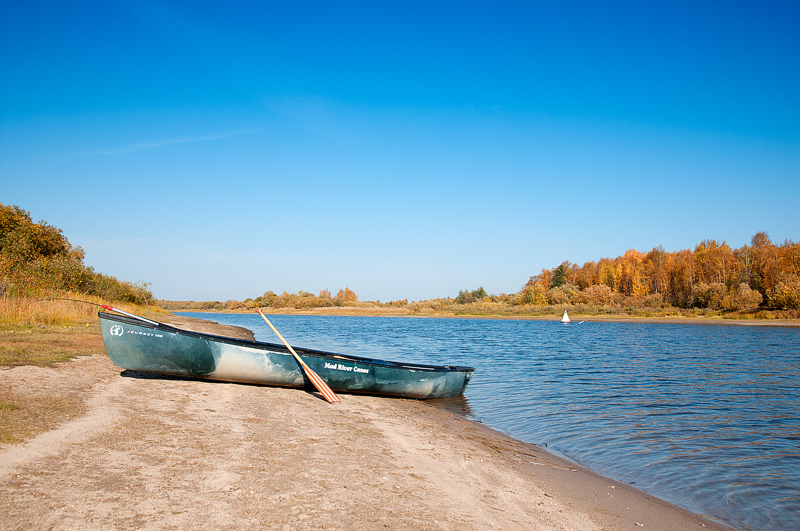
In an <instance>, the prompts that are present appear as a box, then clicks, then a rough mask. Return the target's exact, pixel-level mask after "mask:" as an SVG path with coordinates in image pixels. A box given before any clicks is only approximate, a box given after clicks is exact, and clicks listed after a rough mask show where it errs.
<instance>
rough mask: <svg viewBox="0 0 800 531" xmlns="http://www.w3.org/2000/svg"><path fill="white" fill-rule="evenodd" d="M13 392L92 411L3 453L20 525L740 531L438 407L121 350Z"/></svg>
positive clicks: (10, 511) (29, 371) (34, 376)
mask: <svg viewBox="0 0 800 531" xmlns="http://www.w3.org/2000/svg"><path fill="white" fill-rule="evenodd" d="M177 319H178V321H180V322H179V323H177V322H176V323H174V324H179V325H180V326H186V327H192V328H195V329H201V330H204V331H212V332H215V333H217V334H221V335H228V336H231V335H240V337H241V335H243V336H245V337H246V336H247V333H248V332H249V331H248V330H246V329H243V328H239V327H229V326H225V325H219V324H212V323H210V322H209V321H200V320H196V319H190V318H187V317H182V316H178V318H177ZM250 333H251V332H250ZM0 385H2V386H3V387H5V388H8V389H10V390H12V391H13V392H14V393H17V394H18V395H20V396H22V395H26V394H28V395H36V394H42V393H45V394H48V395H49V396H52V395H53V394H54V393H56V396H55V397H54V398H57V396H58V395H57V393H71V394H74V395H80V396H81V397H82V398H83V399H84V400H85V401H86V404H87V408H86V411H85V412H83V413H81V415H79V416H76V417H75V418H72V419H69V418H68V419H62V421H60V422H59V423H58V424H57V425H56V426H54V429H52V430H51V431H47V432H45V433H42V434H41V435H39V436H37V437H35V438H33V439H30V440H28V441H26V442H24V443H21V444H17V445H4V446H2V447H0V494H2V495H0V500H1V501H0V512H2V513H3V514H4V515H5V516H4V518H5V521H6V524H7V525H8V526H10V528H11V529H49V528H53V527H57V528H65V527H66V528H83V527H93V528H116V529H139V528H143V527H144V528H151V527H157V528H162V527H192V528H200V529H212V528H213V529H219V528H236V529H260V528H264V527H265V526H266V527H267V528H270V529H335V528H344V529H365V530H366V529H369V530H372V529H375V528H379V527H386V528H391V529H410V530H429V529H442V530H455V529H518V528H529V529H547V530H549V529H559V530H581V531H583V530H589V529H592V530H596V529H606V530H608V529H631V528H633V529H637V528H639V527H642V528H644V529H654V530H664V531H667V530H674V529H698V530H700V529H716V530H729V529H731V528H729V527H726V526H725V525H723V524H720V523H719V522H717V521H715V520H711V519H709V518H705V517H702V516H699V515H696V514H693V513H691V512H689V511H688V510H686V509H683V508H681V507H678V506H676V505H673V504H670V503H668V502H666V501H663V500H660V499H658V498H656V497H654V496H651V495H649V494H647V493H645V492H643V491H641V490H638V489H636V488H635V487H632V486H630V485H627V484H625V483H622V482H618V481H614V480H611V479H608V478H606V477H604V476H601V475H599V474H597V473H595V472H593V471H591V470H589V469H587V468H585V467H582V466H580V465H578V464H576V463H574V462H572V461H570V460H569V459H565V458H562V457H558V456H556V455H555V454H553V453H551V452H549V451H548V450H546V449H544V448H541V447H539V446H537V445H533V444H527V443H523V442H521V441H519V440H517V439H514V438H512V437H510V436H508V435H505V434H503V433H501V432H499V431H496V430H494V429H492V428H489V427H487V426H485V425H483V424H481V423H480V422H476V421H473V420H469V419H467V418H465V417H463V416H460V415H458V414H456V413H453V412H451V411H448V410H446V409H445V408H443V407H442V406H441V405H439V404H437V403H436V402H430V401H429V402H426V401H414V400H403V399H394V398H384V397H375V396H365V395H348V394H342V395H341V398H342V402H341V403H340V404H337V405H331V404H328V403H327V402H325V401H324V400H322V399H321V398H320V397H319V396H318V395H317V394H315V393H308V392H304V391H302V390H296V389H284V388H276V387H261V386H252V385H241V384H227V383H223V382H213V381H209V380H202V379H191V378H177V377H167V376H159V375H153V374H148V373H139V372H136V371H122V370H121V369H119V368H117V367H115V366H114V365H113V364H112V363H111V361H110V360H109V359H108V356H107V355H106V354H105V353H98V354H94V355H91V356H84V357H79V358H76V359H74V360H72V361H70V362H65V363H62V364H59V365H58V366H57V367H56V368H48V369H45V368H38V367H31V366H23V367H15V368H11V369H3V370H0Z"/></svg>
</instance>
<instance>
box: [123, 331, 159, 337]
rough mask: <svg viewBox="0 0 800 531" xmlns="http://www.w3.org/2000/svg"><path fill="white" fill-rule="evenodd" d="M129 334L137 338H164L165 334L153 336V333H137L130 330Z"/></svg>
mask: <svg viewBox="0 0 800 531" xmlns="http://www.w3.org/2000/svg"><path fill="white" fill-rule="evenodd" d="M128 333H129V334H133V335H135V336H148V337H164V334H153V333H152V332H137V331H136V330H128Z"/></svg>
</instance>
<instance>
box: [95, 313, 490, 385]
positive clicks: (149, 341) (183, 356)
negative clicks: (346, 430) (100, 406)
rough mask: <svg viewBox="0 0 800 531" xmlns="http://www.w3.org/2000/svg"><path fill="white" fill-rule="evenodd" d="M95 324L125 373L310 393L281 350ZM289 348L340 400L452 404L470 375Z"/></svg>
mask: <svg viewBox="0 0 800 531" xmlns="http://www.w3.org/2000/svg"><path fill="white" fill-rule="evenodd" d="M129 315H130V314H129ZM98 316H99V317H100V327H101V329H102V332H103V343H104V344H105V347H106V352H108V356H109V357H110V358H111V361H113V362H114V364H116V365H117V366H119V367H122V368H123V369H130V370H135V371H145V372H154V373H160V374H174V375H180V376H193V377H199V378H207V379H210V380H221V381H225V382H240V383H249V384H262V385H274V386H281V387H297V388H305V387H307V386H309V385H310V384H309V382H308V381H307V380H306V377H305V375H304V374H303V372H302V370H301V368H300V365H299V364H298V363H297V361H296V360H295V359H294V358H293V357H292V355H291V353H290V352H289V351H288V349H287V348H286V347H284V346H283V345H277V344H272V343H262V342H260V341H248V340H243V339H234V338H229V337H221V336H214V335H209V334H200V333H197V332H189V331H187V330H181V329H179V328H174V327H172V326H169V325H166V324H163V323H158V322H155V321H150V320H148V319H143V318H138V317H136V318H134V316H131V317H126V316H123V315H116V314H111V313H105V312H100V313H98ZM292 348H294V350H295V351H296V352H297V354H299V355H300V357H301V358H302V359H303V361H305V363H306V364H307V365H308V366H309V367H310V368H311V370H313V371H314V372H316V373H317V374H318V375H319V376H320V377H321V378H322V379H323V380H325V382H326V383H327V384H328V385H329V386H330V387H331V388H332V389H333V390H334V391H339V392H345V393H364V394H374V395H386V396H395V397H404V398H420V399H421V398H446V397H451V396H458V395H461V394H463V393H464V389H466V387H467V384H468V383H469V381H470V379H471V378H472V375H473V373H474V371H475V369H474V368H472V367H454V366H450V365H444V366H437V365H417V364H413V363H400V362H393V361H383V360H375V359H369V358H360V357H356V356H343V355H340V354H332V353H330V352H323V351H320V350H312V349H305V348H297V347H292Z"/></svg>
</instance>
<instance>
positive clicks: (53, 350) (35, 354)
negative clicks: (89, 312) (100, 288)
mask: <svg viewBox="0 0 800 531" xmlns="http://www.w3.org/2000/svg"><path fill="white" fill-rule="evenodd" d="M95 320H96V317H95ZM103 352H105V349H104V347H103V338H102V336H101V335H100V324H99V323H88V322H87V323H84V324H83V325H77V326H67V325H61V326H44V325H39V327H24V328H21V327H11V326H9V325H0V366H5V367H15V366H19V365H34V366H36V367H52V366H53V365H55V364H56V363H60V362H62V361H67V360H70V359H72V358H74V357H76V356H85V355H88V354H98V353H103Z"/></svg>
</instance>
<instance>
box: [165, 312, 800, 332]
mask: <svg viewBox="0 0 800 531" xmlns="http://www.w3.org/2000/svg"><path fill="white" fill-rule="evenodd" d="M165 311H168V312H170V313H173V314H174V313H175V312H179V313H206V314H231V315H250V314H252V313H254V312H253V311H249V310H248V311H240V310H210V309H206V310H194V309H181V310H165ZM261 311H262V312H264V313H265V314H266V315H304V316H316V317H329V316H330V317H392V318H401V319H487V320H501V321H552V322H560V321H561V315H560V314H559V315H556V316H553V315H479V314H469V315H467V314H464V315H461V314H459V315H456V314H445V313H418V314H412V313H400V312H394V313H392V312H369V311H364V310H342V309H339V308H335V309H328V308H325V309H317V310H295V309H291V310H275V309H270V308H266V309H265V308H262V309H261ZM570 319H571V320H572V322H571V323H570V324H580V321H584V322H587V323H588V322H599V323H648V324H658V323H664V324H691V325H722V326H724V325H731V326H776V327H788V328H800V319H725V318H722V317H677V316H668V317H636V316H625V317H622V316H616V315H608V316H606V315H581V314H576V316H575V317H572V316H570Z"/></svg>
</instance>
